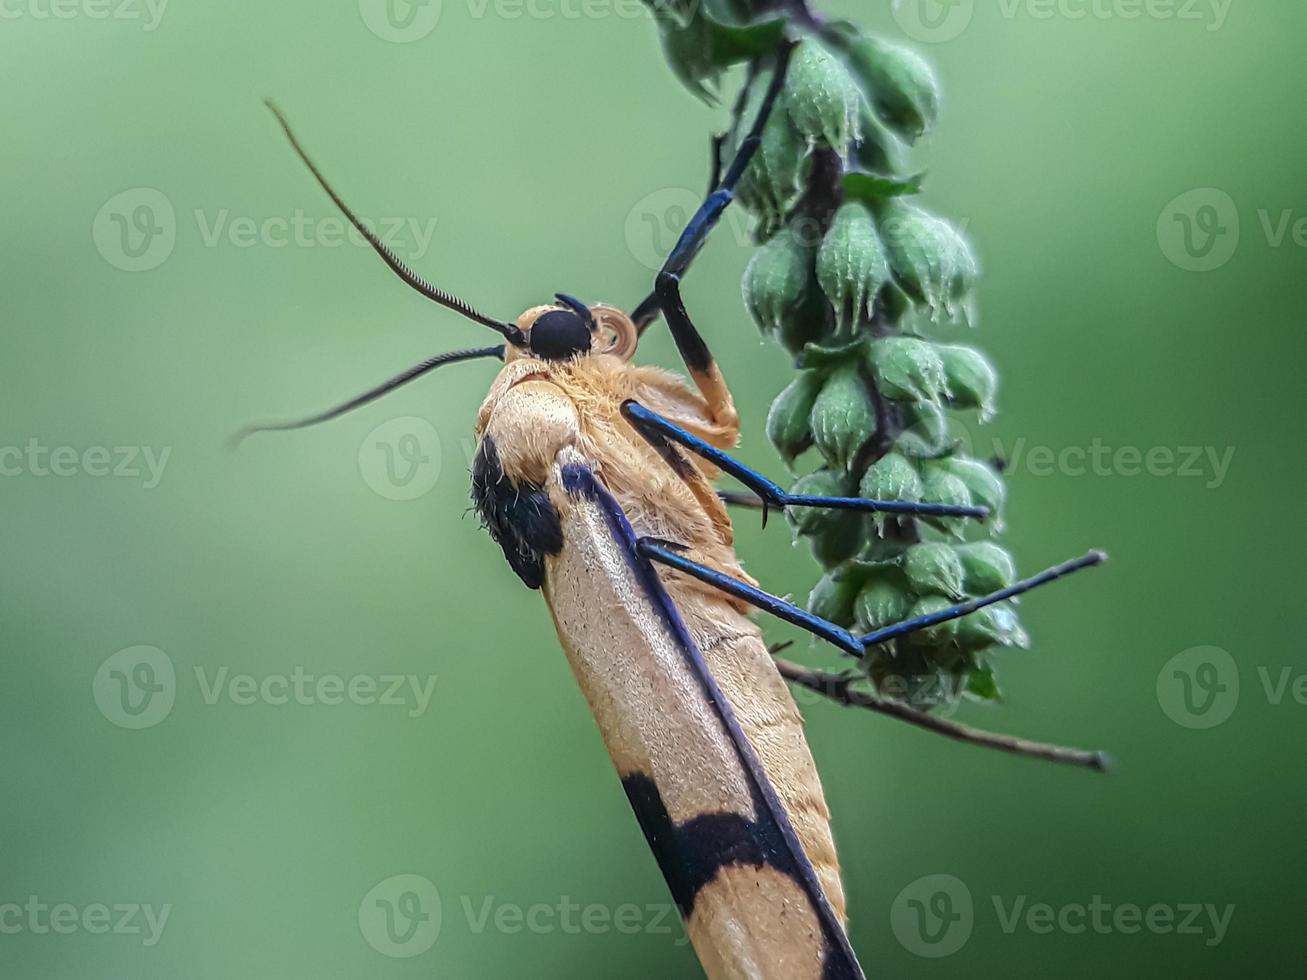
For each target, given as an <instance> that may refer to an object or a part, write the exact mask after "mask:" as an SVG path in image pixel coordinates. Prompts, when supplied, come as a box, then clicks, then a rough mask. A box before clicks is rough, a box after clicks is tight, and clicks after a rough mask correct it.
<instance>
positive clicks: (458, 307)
mask: <svg viewBox="0 0 1307 980" xmlns="http://www.w3.org/2000/svg"><path fill="white" fill-rule="evenodd" d="M263 104H264V105H266V106H267V107H268V109H269V110H270V111H271V112H272V114H273V116H275V117H276V119H277V122H278V124H280V126H281V129H282V132H284V133H285V134H286V139H287V140H289V141H290V145H291V149H293V150H294V151H295V155H296V156H298V157H299V158H300V160H301V162H303V164H304V166H306V167H308V168H309V172H310V173H311V174H313V177H314V179H315V180H317V182H318V185H319V186H320V187H321V188H322V189H323V190H324V191H326V192H327V196H328V197H330V198H331V200H332V202H333V203H335V205H336V207H338V208H339V209H340V211H341V213H342V214H343V215H344V216H345V217H346V218H347V219H348V220H349V223H350V224H351V225H353V226H354V229H355V230H356V231H357V232H358V233H359V234H360V235H362V236H363V237H364V239H366V241H367V243H368V244H369V245H371V246H372V250H373V251H374V252H376V253H377V254H378V255H379V256H381V260H382V261H383V262H385V263H386V265H388V266H390V268H391V271H393V272H394V273H395V275H397V276H399V278H400V279H402V280H403V281H404V282H405V283H407V284H408V285H409V286H410V287H411V288H413V289H415V290H417V291H418V292H419V293H421V294H422V295H423V296H425V297H426V298H427V299H429V300H432V301H434V302H436V303H439V304H440V305H441V306H444V307H446V308H447V309H451V310H453V311H454V312H455V313H458V314H460V315H462V316H465V317H467V318H468V319H469V320H474V321H475V322H477V323H479V324H481V325H482V326H485V327H489V328H490V329H491V330H494V331H496V332H498V333H500V334H502V335H503V337H504V339H506V340H508V341H509V342H510V343H514V344H521V343H523V342H524V340H525V338H524V337H523V335H522V331H521V330H519V329H518V328H517V326H516V325H515V324H512V323H505V322H503V321H502V320H496V319H494V318H493V317H489V316H486V315H485V314H484V313H481V312H480V311H478V310H476V309H474V308H473V307H472V306H471V305H470V304H468V303H465V302H464V301H463V300H461V299H459V298H458V297H457V296H454V295H452V294H450V293H447V292H445V291H444V290H443V289H437V288H436V287H435V286H433V285H432V284H431V283H429V282H427V281H426V280H425V279H423V278H422V277H421V276H419V275H418V274H417V273H416V272H414V271H413V270H412V269H410V268H409V267H408V266H407V265H406V264H405V263H404V262H403V260H402V259H400V258H399V256H397V255H396V254H395V253H394V252H393V251H392V250H391V248H390V246H388V245H387V244H386V243H385V242H383V241H382V240H381V239H380V238H378V237H377V235H376V233H375V232H373V231H372V230H371V229H370V228H368V227H367V226H365V225H364V224H363V222H362V221H360V220H359V217H358V215H356V214H355V213H354V211H353V210H352V209H351V208H350V206H349V205H348V204H346V203H345V202H344V200H343V199H342V198H341V196H340V195H339V194H337V193H336V190H335V188H334V187H332V186H331V183H330V182H329V181H328V180H327V178H326V177H325V176H324V175H323V173H322V171H321V170H319V169H318V165H317V164H316V163H314V162H313V160H312V158H310V156H309V154H308V151H307V150H305V149H304V146H303V144H301V143H300V141H299V137H297V136H296V135H295V131H294V130H293V129H291V125H290V122H289V120H287V119H286V117H285V115H283V114H282V111H281V109H279V108H278V107H277V104H276V103H275V102H273V101H272V100H271V99H264V100H263Z"/></svg>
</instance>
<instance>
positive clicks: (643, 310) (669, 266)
mask: <svg viewBox="0 0 1307 980" xmlns="http://www.w3.org/2000/svg"><path fill="white" fill-rule="evenodd" d="M793 51H794V46H793V44H785V45H783V46H782V48H781V52H780V60H779V62H778V63H777V65H776V73H775V74H774V75H773V76H772V80H771V84H770V86H769V87H768V89H767V94H766V96H765V97H764V98H763V102H762V107H761V109H760V110H759V112H758V118H757V119H756V120H755V121H754V124H753V129H751V130H750V131H749V135H748V136H746V137H745V138H744V142H743V143H741V144H740V149H739V152H737V153H736V154H735V159H734V160H733V161H732V162H731V165H730V167H728V168H727V170H726V175H725V176H724V177H722V179H721V181H720V182H718V181H717V180H715V179H714V181H713V183H714V185H715V187H714V189H713V190H712V192H711V193H710V194H709V195H708V199H707V200H705V201H704V202H703V204H702V205H701V206H700V208H699V210H698V212H697V213H696V214H695V215H694V217H692V218H691V219H690V222H689V224H687V225H686V226H685V230H684V231H683V232H682V233H681V237H680V240H679V241H677V243H676V247H675V248H673V249H672V254H671V255H669V256H668V257H667V262H666V263H665V264H664V265H663V268H662V271H661V272H659V273H658V280H657V285H656V286H655V287H654V291H653V292H652V293H651V294H650V295H649V296H648V297H646V298H645V300H644V302H642V303H641V304H640V305H639V306H638V307H636V309H635V312H634V313H632V314H631V319H633V320H634V321H635V325H636V328H637V329H638V330H640V331H641V332H643V331H644V329H645V328H646V327H647V326H649V324H651V323H653V322H654V321H655V320H656V319H658V315H659V314H660V313H661V314H663V315H665V316H666V317H667V325H668V326H669V327H670V328H671V331H672V337H673V339H674V340H675V341H676V346H677V349H678V350H680V352H681V357H682V359H684V361H685V365H686V367H688V368H689V369H690V370H691V371H692V372H696V371H706V370H708V367H709V365H711V363H712V356H711V355H710V354H709V353H708V348H707V347H706V345H705V344H704V342H703V338H702V337H700V336H699V332H698V331H697V330H696V329H695V327H694V324H693V323H692V322H691V321H690V316H689V314H688V313H687V312H686V310H685V304H684V303H683V302H682V300H681V277H682V276H683V275H685V272H686V270H687V269H689V267H690V263H691V262H692V261H694V257H695V256H696V255H698V254H699V251H700V250H701V249H702V248H703V246H704V243H705V242H706V241H707V240H708V236H709V235H710V234H711V233H712V230H713V229H714V228H716V227H717V222H719V221H720V220H721V217H722V214H723V213H724V212H725V211H726V209H727V207H729V206H730V203H731V202H732V201H733V200H735V188H736V186H737V185H738V184H739V183H740V179H741V178H742V177H743V176H744V172H745V171H746V170H748V169H749V164H750V163H752V162H753V156H754V154H755V153H757V152H758V147H759V145H760V144H761V143H762V134H763V130H764V129H766V127H767V120H768V119H770V118H771V114H772V110H773V109H774V108H775V107H776V101H777V99H779V98H780V94H781V90H782V89H783V88H784V86H785V74H786V69H787V68H788V67H789V63H790V55H791V54H792V53H793ZM715 148H716V149H717V150H718V153H719V154H720V147H716V144H715ZM718 166H719V164H718V163H716V162H714V168H717V167H718Z"/></svg>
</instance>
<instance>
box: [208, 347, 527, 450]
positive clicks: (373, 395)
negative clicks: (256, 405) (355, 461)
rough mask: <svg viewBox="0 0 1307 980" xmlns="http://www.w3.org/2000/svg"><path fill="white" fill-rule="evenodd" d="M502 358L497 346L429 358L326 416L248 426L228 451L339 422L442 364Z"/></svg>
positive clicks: (452, 352)
mask: <svg viewBox="0 0 1307 980" xmlns="http://www.w3.org/2000/svg"><path fill="white" fill-rule="evenodd" d="M503 356H504V345H503V344H498V345H496V346H494V347H478V348H475V349H473V350H456V351H450V352H449V353H448V354H437V355H436V356H435V357H431V358H428V359H427V360H425V361H423V362H422V363H421V364H416V365H414V366H413V367H411V368H409V369H408V370H407V371H404V372H403V373H401V374H397V375H395V377H393V378H391V379H390V380H389V381H385V382H382V383H381V384H379V385H377V387H375V388H372V389H371V390H369V391H365V392H364V393H363V394H361V395H359V396H358V397H357V398H351V399H350V400H349V401H347V402H345V403H344V404H341V405H337V406H336V407H335V408H329V409H327V410H326V411H325V412H319V413H318V414H317V415H310V416H308V417H307V418H302V419H294V420H292V421H288V422H265V423H262V424H259V425H249V426H246V427H245V428H243V429H241V430H240V431H239V432H237V433H236V434H235V435H234V436H232V437H231V440H230V442H229V443H228V446H229V448H230V449H236V448H237V447H238V446H239V445H240V444H241V443H242V442H244V441H245V440H246V439H247V438H249V437H250V436H252V435H254V433H256V432H289V431H291V430H293V429H307V428H308V427H309V426H311V425H318V424H319V423H322V422H330V421H331V420H332V419H334V418H339V417H340V416H342V415H344V414H345V413H346V412H351V411H353V410H354V409H356V408H360V407H362V406H363V405H366V404H368V403H369V402H374V401H376V400H377V399H378V398H380V397H381V396H382V395H386V394H389V393H390V392H392V391H394V390H395V389H396V388H399V387H400V386H402V385H406V384H408V383H409V382H410V381H413V380H415V379H416V378H420V377H422V375H424V374H427V373H428V372H430V371H434V370H435V369H436V368H438V367H441V366H443V365H445V364H456V363H457V362H459V361H474V360H477V359H478V358H483V357H497V358H500V359H502V358H503Z"/></svg>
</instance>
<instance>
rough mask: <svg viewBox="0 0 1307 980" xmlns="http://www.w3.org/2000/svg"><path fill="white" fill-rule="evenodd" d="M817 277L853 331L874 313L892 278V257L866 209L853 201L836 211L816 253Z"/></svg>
mask: <svg viewBox="0 0 1307 980" xmlns="http://www.w3.org/2000/svg"><path fill="white" fill-rule="evenodd" d="M817 279H818V281H819V282H820V283H821V288H822V289H823V290H824V291H825V293H826V296H827V297H829V299H830V301H831V302H832V303H833V304H834V305H835V313H836V316H837V317H838V318H839V319H840V321H841V322H842V323H843V324H844V325H845V326H846V327H847V328H848V329H849V330H850V332H851V331H852V330H853V329H854V328H856V326H857V324H858V323H859V322H860V321H861V320H862V319H863V318H864V317H869V316H871V311H872V306H873V305H874V304H875V302H876V294H877V293H879V292H880V290H881V287H882V286H884V285H885V283H887V282H889V280H890V268H889V257H888V256H887V255H886V254H885V248H884V246H883V245H882V244H881V242H880V236H879V235H877V234H876V222H875V221H874V220H873V219H872V217H871V212H870V211H868V210H867V208H866V207H865V206H864V205H862V204H860V203H858V202H856V201H852V202H850V203H848V204H845V205H844V206H843V207H841V208H840V209H839V211H837V212H836V213H835V220H834V222H832V224H831V228H830V231H828V232H827V233H826V238H825V240H824V241H822V243H821V248H820V249H819V250H818V252H817Z"/></svg>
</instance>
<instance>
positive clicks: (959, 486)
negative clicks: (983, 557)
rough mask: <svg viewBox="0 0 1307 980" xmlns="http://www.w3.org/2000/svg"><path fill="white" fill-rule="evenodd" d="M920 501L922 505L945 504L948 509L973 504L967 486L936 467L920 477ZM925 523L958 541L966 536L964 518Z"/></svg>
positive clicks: (932, 519) (936, 519)
mask: <svg viewBox="0 0 1307 980" xmlns="http://www.w3.org/2000/svg"><path fill="white" fill-rule="evenodd" d="M921 500H922V503H927V504H947V505H948V506H950V507H970V506H971V505H972V503H973V501H972V499H971V491H969V490H968V489H967V485H966V484H965V483H963V482H962V481H961V480H960V479H958V477H956V476H954V475H953V474H952V473H950V472H948V470H944V469H940V468H938V467H932V468H931V469H930V470H928V471H927V472H926V473H924V474H923V475H922V480H921ZM927 521H928V522H929V523H930V524H931V525H932V526H934V527H937V528H939V529H940V530H941V531H944V532H946V533H948V534H951V535H953V536H954V537H956V538H958V539H959V540H961V539H962V538H964V537H965V536H966V526H967V519H966V518H963V517H931V518H927Z"/></svg>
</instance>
